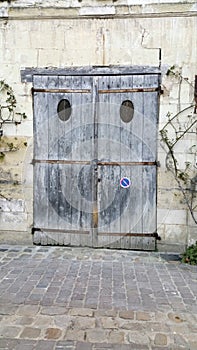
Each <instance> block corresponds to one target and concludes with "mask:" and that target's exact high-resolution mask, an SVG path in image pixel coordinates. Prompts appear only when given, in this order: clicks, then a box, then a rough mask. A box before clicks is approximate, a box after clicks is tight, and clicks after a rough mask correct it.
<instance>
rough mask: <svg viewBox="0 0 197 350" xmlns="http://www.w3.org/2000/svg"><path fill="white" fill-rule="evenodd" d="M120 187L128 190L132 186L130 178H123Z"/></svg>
mask: <svg viewBox="0 0 197 350" xmlns="http://www.w3.org/2000/svg"><path fill="white" fill-rule="evenodd" d="M120 186H121V187H122V188H128V187H130V186H131V181H130V179H129V178H128V177H122V179H121V180H120Z"/></svg>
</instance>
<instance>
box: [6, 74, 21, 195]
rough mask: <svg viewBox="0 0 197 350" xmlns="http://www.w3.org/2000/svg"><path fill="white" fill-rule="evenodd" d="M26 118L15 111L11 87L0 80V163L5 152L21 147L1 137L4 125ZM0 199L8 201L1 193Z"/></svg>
mask: <svg viewBox="0 0 197 350" xmlns="http://www.w3.org/2000/svg"><path fill="white" fill-rule="evenodd" d="M26 118H27V116H26V114H25V113H20V112H18V111H17V101H16V97H15V95H14V91H13V89H12V87H11V86H10V85H8V84H7V83H6V82H5V80H0V162H1V161H3V160H4V158H5V156H6V153H7V152H14V151H18V150H19V148H20V146H21V145H20V144H18V142H17V138H15V139H14V142H10V140H9V138H7V137H5V136H4V135H3V133H4V130H3V128H4V125H5V124H9V123H12V124H15V125H18V124H21V122H22V120H23V119H26ZM23 144H24V145H25V143H23ZM0 197H3V198H6V199H8V198H7V197H5V196H4V195H3V194H2V193H0Z"/></svg>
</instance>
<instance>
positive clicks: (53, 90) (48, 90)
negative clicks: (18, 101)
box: [32, 88, 91, 94]
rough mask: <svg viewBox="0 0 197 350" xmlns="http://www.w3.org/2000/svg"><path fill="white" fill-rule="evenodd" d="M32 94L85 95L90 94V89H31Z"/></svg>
mask: <svg viewBox="0 0 197 350" xmlns="http://www.w3.org/2000/svg"><path fill="white" fill-rule="evenodd" d="M34 92H44V93H47V92H48V93H59V94H61V93H65V94H73V93H80V94H87V93H91V90H90V89H37V88H36V89H34V88H32V93H34Z"/></svg>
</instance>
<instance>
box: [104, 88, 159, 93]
mask: <svg viewBox="0 0 197 350" xmlns="http://www.w3.org/2000/svg"><path fill="white" fill-rule="evenodd" d="M155 91H159V89H158V88H133V89H111V90H98V93H99V94H114V93H118V94H119V93H126V92H155Z"/></svg>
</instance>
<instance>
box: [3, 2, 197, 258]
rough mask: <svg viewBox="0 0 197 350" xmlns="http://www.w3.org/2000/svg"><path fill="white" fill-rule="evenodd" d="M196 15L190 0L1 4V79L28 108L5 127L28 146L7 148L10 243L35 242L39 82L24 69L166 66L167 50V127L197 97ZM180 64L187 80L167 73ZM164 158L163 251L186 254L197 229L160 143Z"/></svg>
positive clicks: (6, 233) (163, 112)
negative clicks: (34, 91) (35, 95)
mask: <svg viewBox="0 0 197 350" xmlns="http://www.w3.org/2000/svg"><path fill="white" fill-rule="evenodd" d="M196 15H197V7H196V2H195V1H193V0H192V1H184V2H183V3H182V2H180V1H176V0H175V1H170V3H169V1H165V0H163V1H156V0H153V1H148V0H147V1H142V0H141V1H140V0H136V1H135V2H133V1H129V0H128V1H125V0H122V1H107V0H100V1H99V0H97V1H96V0H95V1H90V0H89V1H88V0H84V1H77V0H75V1H54V0H49V1H44V2H43V1H36V0H34V1H33V0H29V1H12V2H11V3H8V2H7V1H5V2H1V4H0V52H1V54H0V65H1V71H0V79H5V80H6V82H7V83H8V84H10V85H11V86H12V87H13V89H14V92H15V95H16V98H17V102H18V104H17V108H18V110H20V111H21V112H25V113H26V115H27V119H25V120H24V121H23V122H22V123H21V124H20V125H15V124H9V125H5V126H4V135H5V136H6V137H7V138H8V139H9V138H11V139H12V138H17V142H18V143H19V144H20V147H19V149H18V150H17V151H15V152H13V151H12V152H9V154H8V153H7V154H6V157H4V159H3V160H1V161H0V171H1V189H2V190H3V192H1V193H2V194H3V196H4V197H6V198H10V199H11V200H10V201H7V200H6V199H5V198H4V197H1V198H0V207H1V209H0V220H1V232H2V234H1V235H0V237H4V238H3V239H4V240H7V241H9V238H10V237H13V232H15V233H16V235H15V236H14V237H15V238H16V237H17V238H18V237H19V236H20V237H26V238H27V237H28V239H29V240H30V241H31V235H30V231H31V225H32V212H33V199H32V198H33V197H32V193H33V191H32V187H33V179H32V177H33V175H32V174H33V170H32V165H31V160H32V143H33V139H32V135H33V111H32V96H31V87H32V86H31V83H28V82H26V83H25V82H23V83H22V82H21V76H20V71H21V69H23V68H25V67H58V68H64V67H69V66H92V65H94V66H97V65H98V66H103V65H104V66H107V65H129V66H131V65H136V64H137V65H143V66H145V65H148V66H158V65H159V63H160V62H159V48H161V53H162V57H161V70H162V87H163V91H164V94H163V95H161V98H160V121H159V129H161V128H162V126H163V125H164V123H165V121H166V114H167V113H168V112H170V113H173V114H176V113H177V112H178V111H179V110H183V109H185V108H186V107H189V106H190V105H191V103H192V102H193V97H194V89H193V87H192V84H193V85H194V77H195V75H196V74H197V71H196V57H197V45H196V35H195V33H196V32H197V20H196ZM173 65H176V66H177V67H179V69H180V71H181V75H182V77H184V79H182V81H181V84H180V81H179V80H178V79H176V78H175V77H166V72H167V70H168V68H169V67H171V66H173ZM190 83H191V84H190ZM186 114H187V113H186ZM158 139H159V138H158ZM194 141H195V139H194V135H192V136H191V137H189V138H187V139H186V141H185V142H183V143H182V144H180V145H179V154H180V159H181V161H183V162H184V161H185V160H187V159H188V158H187V157H188V154H186V148H187V146H188V145H189V144H191V145H192V144H193V142H194ZM24 142H25V143H27V145H26V146H24ZM0 151H1V150H0ZM158 160H159V161H160V163H161V167H160V168H159V170H158V233H159V235H160V236H161V239H162V240H161V241H160V242H159V244H158V248H159V249H160V250H163V249H164V250H165V249H167V250H169V251H170V250H171V251H172V250H178V251H182V250H183V249H184V247H185V245H186V244H188V243H191V242H193V241H195V240H196V239H197V238H196V237H197V234H196V227H195V225H194V224H193V223H192V220H191V218H190V216H189V214H188V212H187V210H186V207H185V205H184V203H182V201H181V195H180V193H179V191H178V190H176V191H174V188H176V184H175V183H174V181H173V179H172V178H171V177H170V174H169V173H167V172H166V168H165V152H164V150H163V149H162V148H161V147H160V143H159V141H158ZM16 169H17V170H16ZM16 174H17V182H16V179H15V178H16ZM174 192H175V193H174ZM9 231H12V235H11V234H10V232H9ZM19 233H20V235H19ZM23 233H24V236H23ZM21 235H22V236H21ZM17 238H16V240H15V241H17ZM26 238H25V239H26ZM0 239H1V238H0ZM10 239H11V240H12V238H10Z"/></svg>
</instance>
